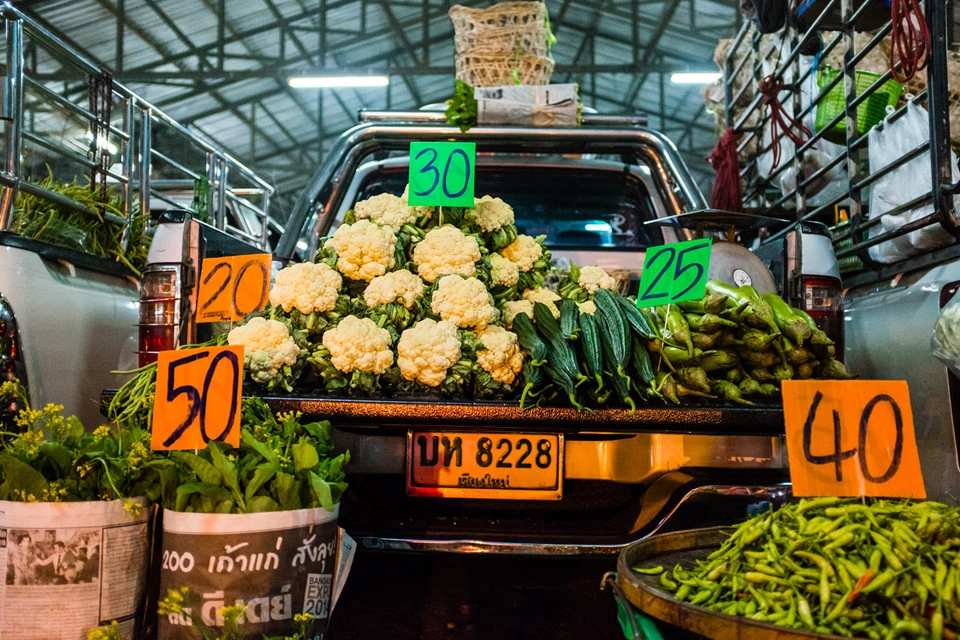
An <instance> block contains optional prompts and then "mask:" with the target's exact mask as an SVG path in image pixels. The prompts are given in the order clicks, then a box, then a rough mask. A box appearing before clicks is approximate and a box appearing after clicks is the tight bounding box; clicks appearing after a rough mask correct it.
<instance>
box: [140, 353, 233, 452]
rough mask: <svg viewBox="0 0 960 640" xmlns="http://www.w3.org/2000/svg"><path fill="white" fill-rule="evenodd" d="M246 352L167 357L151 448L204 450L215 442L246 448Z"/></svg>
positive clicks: (162, 357)
mask: <svg viewBox="0 0 960 640" xmlns="http://www.w3.org/2000/svg"><path fill="white" fill-rule="evenodd" d="M242 372H243V347H242V346H232V347H201V348H197V349H179V350H172V351H161V352H160V354H159V355H158V357H157V395H156V401H155V402H154V406H153V424H152V425H151V428H152V434H151V439H150V446H151V448H152V449H154V450H174V449H201V448H203V447H206V446H207V443H208V442H210V441H211V440H220V441H223V442H226V443H227V444H229V445H231V446H234V447H237V446H240V400H241V382H242V376H241V373H242Z"/></svg>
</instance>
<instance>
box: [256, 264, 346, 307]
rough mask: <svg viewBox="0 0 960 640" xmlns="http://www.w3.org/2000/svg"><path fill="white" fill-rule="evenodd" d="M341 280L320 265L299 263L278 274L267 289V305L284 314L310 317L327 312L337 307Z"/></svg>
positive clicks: (334, 273) (337, 275) (332, 271)
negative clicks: (300, 314) (292, 312)
mask: <svg viewBox="0 0 960 640" xmlns="http://www.w3.org/2000/svg"><path fill="white" fill-rule="evenodd" d="M342 285H343V278H342V277H340V274H339V273H337V272H336V271H335V270H333V269H331V268H330V267H329V266H327V265H325V264H322V263H314V262H301V263H299V264H294V265H290V266H289V267H285V268H283V269H280V270H279V271H277V275H276V278H275V279H274V283H273V287H272V288H271V289H270V304H272V305H273V306H275V307H282V308H283V310H284V311H285V312H287V313H290V311H291V310H293V309H296V310H297V311H299V312H300V313H303V314H309V313H313V312H314V311H319V312H321V313H322V312H324V311H330V310H331V309H333V308H334V307H335V306H336V304H337V294H339V292H340V287H341V286H342Z"/></svg>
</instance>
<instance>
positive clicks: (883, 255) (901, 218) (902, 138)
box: [867, 100, 960, 263]
mask: <svg viewBox="0 0 960 640" xmlns="http://www.w3.org/2000/svg"><path fill="white" fill-rule="evenodd" d="M867 135H868V140H867V141H868V144H869V147H868V155H869V160H870V173H871V174H874V173H877V172H878V171H881V170H882V169H883V168H884V167H886V166H887V165H888V164H890V163H891V162H893V161H896V160H899V159H900V158H902V157H903V156H904V155H906V154H907V153H909V152H911V151H913V150H914V149H916V148H917V147H919V146H921V145H928V144H929V142H930V121H929V118H928V115H927V110H926V109H924V108H923V107H921V106H920V105H918V104H916V103H915V102H914V101H913V100H910V101H909V102H908V103H907V110H906V113H904V115H903V116H902V117H901V118H900V119H898V120H895V121H893V122H889V121H888V119H885V120H884V122H883V128H882V129H881V128H880V127H879V126H878V127H874V128H872V129H870V132H869V133H868V134H867ZM950 157H951V163H950V164H951V166H952V167H953V177H952V180H953V181H954V182H956V181H957V180H958V179H960V171H958V170H957V156H956V154H954V153H953V152H952V151H951V152H950ZM931 179H932V177H931V174H930V151H929V150H928V151H925V152H923V153H922V154H920V155H919V156H917V157H916V158H914V159H913V160H910V161H909V162H907V163H905V164H903V165H901V166H899V167H897V168H896V169H894V170H893V171H890V172H889V173H887V174H886V175H884V176H883V177H881V178H879V179H878V180H877V181H876V183H875V184H874V185H873V188H872V189H871V190H870V209H869V211H868V215H869V217H870V218H872V219H875V218H878V217H880V224H879V225H875V226H873V227H870V237H871V238H872V237H875V236H877V235H880V234H881V233H886V232H889V231H893V230H895V229H899V228H900V227H902V226H903V225H905V224H907V223H909V222H913V221H914V220H919V219H920V218H923V217H925V216H928V215H930V214H931V213H933V204H927V205H925V206H922V207H918V208H916V209H911V210H910V211H904V212H902V213H898V214H895V215H885V214H886V213H887V212H888V211H890V210H892V209H894V208H895V207H898V206H900V205H902V204H904V203H906V202H910V201H911V200H914V199H916V198H919V197H920V196H922V195H924V194H927V193H930V190H931V188H932V187H931ZM952 242H953V236H951V235H950V233H948V232H947V231H946V230H945V229H944V228H943V227H942V226H940V225H939V224H936V223H934V224H931V225H929V226H926V227H924V228H922V229H918V230H916V231H912V232H910V233H908V234H906V235H902V236H899V237H897V238H892V239H890V240H888V241H886V242H883V243H880V244H878V245H874V246H872V247H870V248H869V250H868V251H869V255H870V257H871V258H872V259H874V260H876V261H878V262H883V263H890V262H896V261H898V260H902V259H904V258H907V257H909V256H912V255H916V254H918V253H922V252H924V251H929V250H931V249H936V248H938V247H942V246H946V245H948V244H951V243H952Z"/></svg>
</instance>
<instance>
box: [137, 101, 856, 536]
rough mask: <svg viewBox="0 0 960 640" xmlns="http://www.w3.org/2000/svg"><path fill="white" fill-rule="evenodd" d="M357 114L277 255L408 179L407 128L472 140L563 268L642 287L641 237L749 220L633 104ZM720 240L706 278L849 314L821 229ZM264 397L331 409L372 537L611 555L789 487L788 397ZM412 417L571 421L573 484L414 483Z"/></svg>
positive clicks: (487, 177) (482, 185)
mask: <svg viewBox="0 0 960 640" xmlns="http://www.w3.org/2000/svg"><path fill="white" fill-rule="evenodd" d="M362 120H363V121H362V122H361V123H360V124H358V125H357V126H355V127H354V128H352V129H350V130H348V131H346V132H345V133H344V134H343V135H342V136H341V137H340V138H339V140H338V141H337V142H336V144H335V145H333V147H332V149H331V150H330V152H329V153H328V155H327V157H326V158H325V160H324V162H323V163H322V164H321V166H320V167H319V168H318V169H317V171H316V173H315V175H314V176H313V178H312V179H311V181H310V182H309V184H308V186H307V188H306V189H305V190H304V191H303V192H302V194H301V196H300V197H299V199H298V201H297V203H296V205H295V207H294V209H293V211H292V212H291V215H290V217H289V219H288V220H287V223H286V225H285V230H284V233H283V235H282V236H281V237H280V239H279V241H278V243H277V245H276V247H275V250H274V260H275V261H277V262H279V263H280V264H287V263H289V262H299V261H304V260H311V259H312V258H313V256H314V255H315V253H316V251H317V250H318V248H319V247H320V246H321V244H322V242H323V239H324V238H325V237H327V236H329V235H330V234H331V233H333V230H334V229H335V228H336V227H337V226H338V225H339V224H340V223H341V222H342V221H343V219H344V216H345V214H346V213H347V211H348V210H349V209H351V208H352V207H353V205H354V204H355V203H356V202H357V201H360V200H364V199H366V198H369V197H370V196H372V195H378V194H382V193H392V194H395V195H399V194H400V193H402V192H403V190H404V186H405V185H406V183H407V177H408V166H407V157H408V156H409V147H410V143H411V142H414V141H432V140H469V141H474V142H476V147H477V167H476V194H477V197H480V196H481V195H491V196H495V197H500V198H502V199H503V200H504V201H505V202H507V203H508V204H510V205H511V206H512V207H513V210H514V215H515V224H516V226H517V227H518V229H522V230H523V232H524V233H527V234H538V235H539V234H543V235H545V236H546V241H545V242H546V244H547V246H548V248H549V249H550V250H551V252H552V254H553V257H554V260H555V262H556V264H557V266H558V268H560V269H563V268H564V266H565V264H568V263H569V262H573V263H574V264H577V265H593V264H597V265H600V266H603V267H604V268H605V269H607V270H608V271H611V272H614V273H617V274H618V275H620V276H621V280H622V283H623V287H624V288H625V289H626V290H629V288H630V287H631V286H634V287H635V286H636V285H635V283H636V276H637V274H638V273H639V271H640V269H641V268H642V265H643V256H644V251H645V249H646V248H647V247H650V246H655V245H661V244H665V243H669V242H673V241H676V240H681V239H689V238H693V237H694V236H695V235H696V234H698V233H700V232H701V231H702V229H704V228H709V227H711V224H710V222H709V219H713V221H714V223H716V224H719V226H720V227H722V228H726V227H730V226H735V223H733V222H731V220H733V219H738V217H737V216H731V215H730V214H726V213H724V212H709V211H708V207H707V205H706V202H705V200H704V198H703V196H702V194H701V193H700V191H699V190H698V188H697V187H696V185H695V183H694V182H693V181H692V179H691V178H690V175H689V173H688V170H687V168H686V167H685V165H684V163H683V161H682V160H681V158H680V156H679V154H678V152H677V150H676V148H675V147H674V146H673V144H672V143H671V142H670V141H669V140H668V139H667V138H665V137H664V136H663V135H661V134H660V133H658V132H656V131H654V130H651V129H648V128H646V127H645V126H643V124H642V123H641V122H638V121H637V120H636V119H631V118H615V117H600V116H594V117H590V116H585V117H584V121H583V125H582V126H581V127H565V128H560V127H556V128H541V127H536V128H527V127H512V126H477V127H474V128H472V129H470V130H469V131H468V132H466V133H463V132H461V131H460V130H459V129H458V128H456V127H451V126H449V125H448V124H447V123H446V122H445V120H444V119H443V117H442V115H441V114H436V113H428V112H410V113H364V114H362ZM739 220H740V221H746V222H747V224H746V225H745V226H747V227H751V223H750V221H749V220H748V219H747V218H739ZM690 221H692V222H690ZM763 223H764V224H765V225H773V224H775V223H776V221H774V220H770V219H766V218H764V219H763ZM161 226H162V225H161ZM751 228H753V227H751ZM161 232H162V229H160V230H158V234H159V233H161ZM174 237H176V234H174ZM800 246H802V247H803V250H804V253H805V255H812V254H817V253H818V252H819V255H818V256H817V260H816V262H813V261H811V263H809V264H808V263H807V261H806V260H802V259H801V256H800V255H799V254H798V253H797V251H798V248H799V247H800ZM714 249H715V251H714V254H713V256H714V257H713V259H712V260H711V264H710V274H711V277H714V278H717V279H724V280H727V281H728V282H736V283H737V284H743V283H747V282H752V283H754V284H755V286H757V287H758V288H764V289H766V290H771V291H779V292H780V293H781V295H784V296H786V297H789V298H790V300H791V302H792V303H793V304H795V305H797V306H804V307H806V308H807V309H808V310H809V311H810V312H811V314H812V315H814V316H816V317H817V318H819V319H820V321H821V322H823V323H824V326H827V325H830V326H831V327H832V328H835V327H836V326H837V325H838V322H837V321H838V318H839V315H838V314H839V311H840V309H839V307H838V306H837V304H836V302H837V301H838V300H839V284H840V283H839V280H838V279H837V278H836V263H835V261H833V260H832V249H831V245H830V239H829V237H828V236H827V235H826V230H825V228H821V227H818V225H816V224H810V225H803V226H798V227H795V228H793V229H782V230H780V231H778V235H775V237H774V239H773V240H772V241H771V243H770V248H769V252H768V253H769V255H768V257H767V260H769V261H770V264H771V266H772V267H773V269H772V270H771V269H768V267H767V266H766V265H765V264H764V263H763V261H762V260H761V259H760V258H758V257H757V256H756V255H754V254H753V253H751V252H749V251H748V250H747V249H745V248H744V247H743V246H741V245H739V244H737V243H734V242H722V241H717V242H715V245H714ZM807 252H811V253H810V254H808V253H807ZM813 266H816V270H814V269H812V267H813ZM148 269H149V267H148ZM807 269H810V272H809V273H805V271H806V270H807ZM772 274H777V276H778V277H779V278H780V279H781V282H780V283H777V282H776V281H775V279H774V277H773V275H772ZM189 316H190V314H189V313H187V314H186V317H187V318H189ZM266 400H267V401H268V402H269V403H271V404H272V406H273V407H274V408H275V409H276V410H299V411H303V412H304V413H306V414H308V415H310V416H312V417H317V418H328V419H330V420H331V422H332V424H333V427H334V438H335V440H336V442H337V445H338V446H339V447H342V448H346V449H349V450H350V452H351V463H350V466H349V471H348V473H349V475H350V478H349V481H350V488H349V490H348V491H347V494H346V495H345V496H344V498H343V500H342V503H341V507H340V522H341V525H342V526H343V527H344V528H345V529H346V530H347V531H348V532H349V533H350V534H351V535H352V536H354V537H355V538H357V539H358V540H359V541H360V542H361V543H362V544H364V545H366V546H368V547H372V548H389V549H404V550H442V551H453V552H471V551H478V550H481V551H491V552H507V553H511V552H514V553H527V554H536V553H547V554H609V553H615V552H616V550H618V549H619V548H621V547H622V546H623V545H626V544H628V543H630V542H632V541H635V540H637V539H639V538H641V537H643V536H646V535H649V534H651V533H653V532H655V531H658V530H664V529H666V528H676V527H684V526H701V525H705V524H709V523H711V522H726V521H728V519H730V518H736V517H738V516H740V515H742V514H743V513H745V509H746V507H747V506H748V505H749V504H753V503H756V502H759V501H762V500H781V499H783V498H784V497H785V496H786V495H787V494H788V493H789V484H788V480H789V478H788V475H787V472H786V467H787V457H786V452H785V449H784V442H783V420H782V409H781V407H780V404H779V403H778V402H769V403H758V405H757V406H752V407H745V406H741V405H722V404H720V403H717V402H715V403H714V404H697V405H689V406H677V407H673V406H671V407H667V406H664V405H661V406H655V405H653V404H652V403H651V405H650V406H644V407H640V408H639V409H638V410H637V412H636V413H635V414H630V413H628V412H627V411H626V410H620V409H602V410H597V411H595V412H593V413H580V412H578V411H576V410H575V409H573V408H567V407H553V406H550V407H547V406H544V407H538V408H533V409H528V410H522V409H520V408H519V407H518V406H515V405H507V404H503V403H497V402H492V401H490V402H463V401H455V400H443V399H438V398H433V397H431V398H429V399H428V398H418V397H411V396H410V395H406V396H403V397H397V396H393V397H389V398H360V397H346V396H338V397H334V396H329V395H328V396H324V395H323V394H322V393H319V392H311V391H310V390H304V391H300V392H298V391H296V390H295V391H294V393H293V394H283V393H276V392H273V393H268V394H267V395H266ZM416 429H447V430H459V431H461V432H462V431H464V430H466V431H468V432H472V433H481V434H482V433H521V434H528V433H529V434H533V435H537V434H547V433H552V434H561V435H562V437H563V443H564V447H565V448H564V451H565V453H564V456H563V466H562V468H563V489H562V497H561V499H559V500H556V499H554V500H538V499H530V498H527V499H517V500H505V499H489V498H486V499H478V498H475V497H456V498H437V497H420V496H413V495H409V494H408V491H407V486H408V485H407V481H406V476H407V472H408V466H407V465H408V461H409V460H410V458H411V456H412V455H413V447H414V443H413V442H412V440H411V437H412V436H411V434H413V432H414V431H415V430H416Z"/></svg>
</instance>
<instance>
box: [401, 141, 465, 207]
mask: <svg viewBox="0 0 960 640" xmlns="http://www.w3.org/2000/svg"><path fill="white" fill-rule="evenodd" d="M424 155H429V156H430V157H429V159H428V160H427V162H426V164H424V165H423V166H422V167H420V173H422V174H430V175H431V176H432V180H433V181H432V182H431V183H430V186H429V187H428V188H426V189H423V190H422V191H415V192H414V193H416V194H417V195H418V196H427V195H430V194H431V193H433V192H434V190H436V188H437V187H438V186H439V187H442V189H443V195H445V196H446V197H448V198H457V197H459V196H462V195H463V194H464V193H465V192H466V190H467V187H468V186H469V178H470V158H469V157H468V156H467V154H466V152H465V151H463V149H454V150H453V152H452V153H451V154H450V155H449V156H447V161H446V163H445V164H444V165H443V172H442V173H441V171H440V170H439V169H438V168H437V165H436V162H437V159H438V157H439V155H438V154H437V150H436V149H434V148H431V147H428V148H426V149H424V150H422V151H420V152H419V153H417V155H415V156H414V160H420V159H421V158H422V157H423V156H424ZM455 157H458V158H461V159H462V161H463V186H461V187H460V188H459V189H458V190H456V191H451V190H450V187H449V180H450V167H451V165H452V163H453V159H454V158H455Z"/></svg>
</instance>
